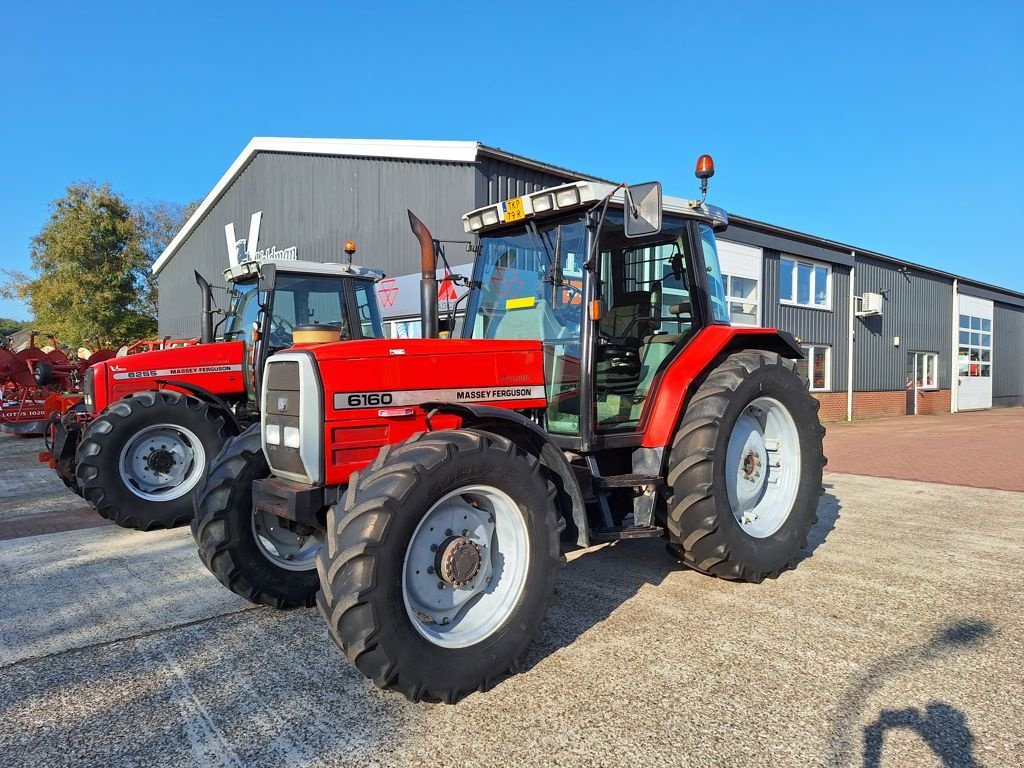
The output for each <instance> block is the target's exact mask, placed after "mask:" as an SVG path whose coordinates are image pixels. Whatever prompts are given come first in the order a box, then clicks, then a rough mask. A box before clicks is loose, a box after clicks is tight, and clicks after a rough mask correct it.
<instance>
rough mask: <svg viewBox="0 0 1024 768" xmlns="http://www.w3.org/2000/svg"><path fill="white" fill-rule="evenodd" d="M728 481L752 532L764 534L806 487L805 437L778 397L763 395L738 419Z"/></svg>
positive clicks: (736, 511)
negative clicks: (802, 476)
mask: <svg viewBox="0 0 1024 768" xmlns="http://www.w3.org/2000/svg"><path fill="white" fill-rule="evenodd" d="M725 487H726V491H727V492H728V495H729V505H730V507H731V508H732V514H733V516H734V517H735V518H736V522H737V523H738V524H739V526H740V528H741V529H742V530H743V532H744V533H746V534H747V535H748V536H752V537H754V538H756V539H763V538H766V537H768V536H771V535H772V534H773V533H775V532H776V531H778V530H779V528H781V527H782V526H783V524H784V523H785V522H786V520H787V519H789V515H790V514H791V513H792V511H793V505H794V503H795V502H796V494H797V491H798V489H799V487H800V437H799V434H798V433H797V429H796V423H795V422H794V421H793V417H792V415H791V414H790V412H789V409H788V408H786V406H784V405H783V404H782V403H780V402H779V401H778V400H776V399H775V398H773V397H759V398H757V399H756V400H754V401H753V402H751V403H750V404H749V405H747V407H746V408H744V409H743V413H741V414H740V416H739V418H738V419H736V423H735V424H734V425H733V427H732V431H731V432H730V433H729V445H728V447H727V449H726V460H725Z"/></svg>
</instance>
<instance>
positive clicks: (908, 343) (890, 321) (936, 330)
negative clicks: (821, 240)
mask: <svg viewBox="0 0 1024 768" xmlns="http://www.w3.org/2000/svg"><path fill="white" fill-rule="evenodd" d="M854 281H855V285H854V290H855V291H856V293H857V295H858V296H863V295H864V294H865V293H880V294H882V295H883V300H882V314H881V316H875V317H858V318H855V320H854V344H853V350H854V366H853V388H854V390H855V391H858V392H864V391H883V390H896V389H904V388H905V386H906V375H907V353H908V352H938V353H939V387H940V388H942V389H946V388H948V387H949V386H950V367H951V362H950V354H951V351H950V346H951V344H952V332H953V331H952V317H953V283H952V281H951V280H947V279H946V278H944V277H938V276H935V275H930V274H928V273H925V272H920V271H915V270H913V269H910V270H908V271H907V272H900V271H898V269H897V267H895V266H894V265H893V264H888V263H886V262H883V261H879V260H877V259H871V258H867V257H861V256H858V257H857V265H856V272H855V274H854ZM897 336H898V337H899V340H900V344H899V346H896V345H895V344H894V341H893V339H894V337H897Z"/></svg>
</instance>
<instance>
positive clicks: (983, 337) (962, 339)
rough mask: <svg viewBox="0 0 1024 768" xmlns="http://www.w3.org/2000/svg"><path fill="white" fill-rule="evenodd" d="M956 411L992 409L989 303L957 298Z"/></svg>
mask: <svg viewBox="0 0 1024 768" xmlns="http://www.w3.org/2000/svg"><path fill="white" fill-rule="evenodd" d="M958 339H959V353H958V355H957V381H958V389H957V409H958V410H961V411H976V410H980V409H983V408H991V407H992V366H993V365H994V361H993V360H992V302H991V301H988V300H987V299H978V298H975V297H974V296H963V295H961V296H960V327H959V337H958Z"/></svg>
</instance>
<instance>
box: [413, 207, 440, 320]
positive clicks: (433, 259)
mask: <svg viewBox="0 0 1024 768" xmlns="http://www.w3.org/2000/svg"><path fill="white" fill-rule="evenodd" d="M408 213H409V226H410V227H412V233H413V234H414V235H416V239H417V240H418V241H419V243H420V320H421V321H422V326H423V330H422V334H423V338H425V339H436V338H437V334H438V321H437V247H436V245H435V243H434V238H433V237H432V236H431V234H430V230H429V229H427V225H426V224H424V223H423V222H422V221H420V220H419V219H417V218H416V215H415V214H414V213H413V212H412V211H408Z"/></svg>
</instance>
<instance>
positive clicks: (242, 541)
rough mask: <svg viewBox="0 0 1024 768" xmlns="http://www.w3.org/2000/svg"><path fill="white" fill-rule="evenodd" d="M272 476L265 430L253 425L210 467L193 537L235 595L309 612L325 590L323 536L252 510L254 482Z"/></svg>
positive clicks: (198, 499)
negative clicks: (320, 573) (320, 562)
mask: <svg viewBox="0 0 1024 768" xmlns="http://www.w3.org/2000/svg"><path fill="white" fill-rule="evenodd" d="M269 475H270V467H269V466H268V465H267V459H266V457H265V456H264V455H263V447H262V444H261V440H260V425H259V424H253V425H252V426H251V427H249V428H248V429H246V430H245V431H244V432H242V434H240V435H238V436H237V437H233V438H231V439H230V440H228V441H227V442H226V443H225V444H224V447H223V449H221V452H220V453H219V454H217V456H216V458H214V460H213V462H212V463H211V464H210V470H209V473H208V474H207V477H206V480H205V481H204V482H203V483H202V484H201V485H200V486H199V488H198V489H197V491H196V493H195V506H196V513H195V517H193V518H192V537H193V538H194V539H195V542H196V546H197V547H198V549H199V559H200V560H202V561H203V564H204V565H205V566H206V567H207V568H209V569H210V572H211V573H212V574H213V575H214V576H216V577H217V580H218V581H219V582H220V583H221V584H223V585H224V586H225V587H227V588H228V589H230V590H231V591H232V592H234V593H235V594H236V595H241V596H242V597H244V598H245V599H246V600H249V601H251V602H253V603H259V604H261V605H269V606H271V607H273V608H281V609H288V608H301V607H307V608H308V607H310V606H312V605H313V601H314V599H315V597H316V591H317V589H318V588H319V586H320V580H319V578H318V577H317V574H316V562H315V560H314V555H315V553H316V550H317V549H319V548H320V545H321V544H322V542H323V537H322V535H321V534H319V533H317V532H315V531H305V532H303V533H300V532H297V531H294V530H292V529H290V528H288V526H287V524H286V523H285V521H282V520H280V519H278V518H277V517H275V516H274V515H272V514H270V513H266V512H257V511H256V510H255V509H253V504H252V484H253V481H254V480H259V479H261V478H264V477H268V476H269Z"/></svg>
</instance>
